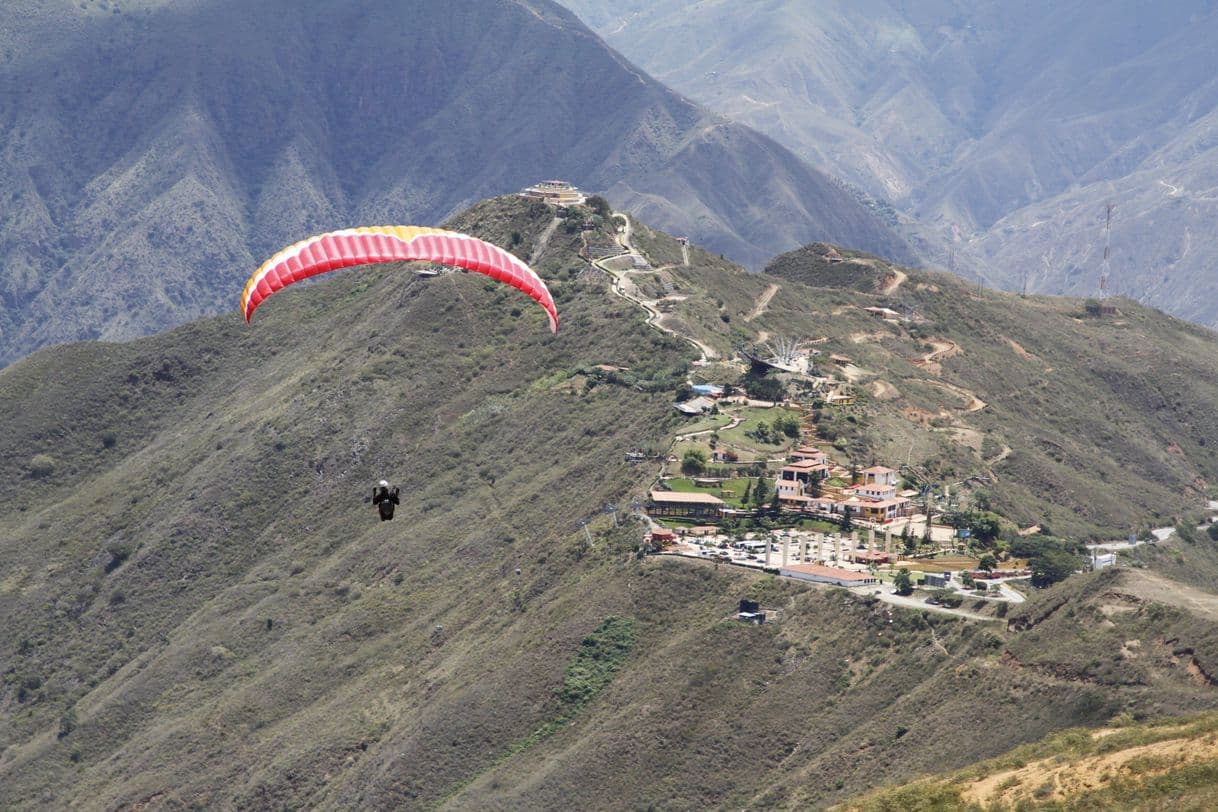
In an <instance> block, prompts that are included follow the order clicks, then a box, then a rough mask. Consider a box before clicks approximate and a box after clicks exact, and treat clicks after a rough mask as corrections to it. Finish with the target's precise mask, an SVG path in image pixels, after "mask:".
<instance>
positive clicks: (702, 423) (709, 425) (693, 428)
mask: <svg viewBox="0 0 1218 812" xmlns="http://www.w3.org/2000/svg"><path fill="white" fill-rule="evenodd" d="M731 420H732V418H731V415H729V414H725V413H722V412H720V413H719V414H716V415H710V416H707V417H703V418H700V419H698V420H695V421H693V422H691V423H689V424H688V425H685V426H682V427H681V428H680V429H678V430H677V432H676V434H677V436H678V437H680V436H682V435H685V434H693V433H694V432H697V431H706V430H707V429H718V428H722V427H724V426H726V425H727V424H728V423H730V422H731Z"/></svg>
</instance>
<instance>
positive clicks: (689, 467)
mask: <svg viewBox="0 0 1218 812" xmlns="http://www.w3.org/2000/svg"><path fill="white" fill-rule="evenodd" d="M706 462H707V457H706V452H705V451H703V450H702V449H701V448H691V449H689V450H688V451H686V452H685V453H684V454H683V455H682V456H681V473H683V474H689V475H691V476H697V475H698V474H700V473H702V472H703V471H705V470H706Z"/></svg>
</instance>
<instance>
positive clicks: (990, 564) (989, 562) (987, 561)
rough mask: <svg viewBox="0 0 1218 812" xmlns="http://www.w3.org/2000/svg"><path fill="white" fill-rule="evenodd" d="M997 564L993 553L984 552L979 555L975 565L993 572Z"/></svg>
mask: <svg viewBox="0 0 1218 812" xmlns="http://www.w3.org/2000/svg"><path fill="white" fill-rule="evenodd" d="M997 566H998V559H997V558H995V557H994V555H993V553H986V554H985V555H983V556H981V560H980V561H979V562H978V563H977V567H978V568H979V569H983V570H985V571H986V572H993V571H994V569H995V568H996V567H997Z"/></svg>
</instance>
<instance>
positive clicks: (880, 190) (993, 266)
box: [565, 0, 1218, 325]
mask: <svg viewBox="0 0 1218 812" xmlns="http://www.w3.org/2000/svg"><path fill="white" fill-rule="evenodd" d="M565 4H566V5H567V6H569V7H570V8H572V9H574V10H575V11H576V12H578V13H579V14H580V15H581V16H583V18H584V19H585V20H586V21H588V22H589V24H591V25H592V26H593V27H594V28H595V29H596V30H597V31H598V32H600V33H601V35H602V36H604V37H605V38H606V40H607V41H608V42H609V43H610V44H611V45H613V46H614V47H615V48H618V49H619V50H621V51H622V52H623V53H624V54H625V55H626V56H627V57H629V58H630V59H633V60H635V61H637V62H638V63H639V64H640V65H642V66H643V67H644V68H646V69H647V70H648V71H650V72H651V73H652V74H653V75H655V76H656V77H657V78H659V79H660V80H661V81H664V82H666V83H668V84H669V85H671V86H672V87H674V88H676V89H677V90H679V91H681V92H683V93H686V94H688V95H689V96H690V97H691V98H693V99H695V100H697V101H698V102H700V103H702V104H705V105H707V106H708V107H710V108H712V109H714V110H718V111H719V112H722V113H724V114H726V115H728V116H730V117H731V118H732V119H734V120H736V121H740V122H743V123H747V124H749V125H751V126H753V127H756V128H757V129H759V130H761V131H762V132H765V133H768V134H769V135H771V136H773V137H774V138H776V139H778V140H779V141H781V142H782V143H784V144H785V145H787V146H788V147H790V148H791V149H793V150H794V151H795V152H796V154H798V155H799V156H800V157H802V158H804V159H805V160H807V161H808V162H809V163H811V164H812V165H813V166H816V167H818V168H820V169H822V170H824V171H827V172H830V173H833V174H835V175H837V176H839V177H842V178H844V179H846V180H847V181H848V182H850V183H852V184H854V185H855V186H857V187H859V188H860V189H862V190H865V191H866V192H867V193H868V194H869V195H871V196H872V197H874V198H875V199H876V200H877V201H887V202H888V203H890V204H891V205H892V206H893V207H894V208H895V209H896V210H898V211H900V212H903V213H904V214H906V215H908V216H912V217H914V218H916V219H917V220H919V221H920V222H922V223H923V224H924V225H925V226H927V227H928V228H929V232H928V233H927V236H928V244H927V246H926V252H927V256H930V257H933V260H934V262H935V263H936V264H938V265H940V266H941V267H944V268H946V267H948V266H949V264H952V263H953V262H954V266H955V267H956V268H957V269H960V270H962V271H965V270H967V271H968V272H969V273H971V274H974V275H980V276H982V277H985V278H987V279H989V280H990V281H991V282H993V283H997V284H1001V285H1002V286H1004V287H1006V288H1008V289H1012V290H1019V289H1022V288H1023V287H1024V285H1025V284H1026V285H1027V286H1028V289H1029V290H1033V291H1037V292H1046V293H1065V294H1069V295H1075V296H1088V295H1095V294H1096V292H1097V291H1098V289H1099V277H1100V273H1101V264H1102V262H1101V260H1102V256H1103V244H1104V242H1103V240H1104V234H1103V230H1104V213H1105V206H1106V204H1108V203H1112V204H1114V205H1115V206H1116V210H1115V214H1114V219H1113V229H1112V249H1113V250H1112V259H1111V263H1110V269H1111V278H1110V280H1109V289H1110V290H1113V291H1115V292H1118V293H1120V294H1123V295H1126V296H1130V297H1132V298H1135V299H1138V300H1141V301H1144V302H1147V303H1149V304H1152V305H1154V306H1156V307H1160V308H1163V309H1165V310H1168V311H1169V312H1171V313H1174V314H1176V315H1178V316H1181V317H1184V318H1188V319H1192V320H1194V321H1198V322H1201V323H1204V324H1209V325H1214V324H1218V305H1216V304H1215V303H1216V302H1218V295H1215V294H1216V293H1218V288H1216V287H1215V285H1216V284H1218V283H1215V280H1214V276H1213V274H1212V273H1210V269H1211V268H1212V267H1213V266H1214V264H1215V260H1216V259H1218V257H1216V255H1215V248H1214V247H1213V245H1212V243H1211V242H1209V241H1207V240H1206V239H1205V237H1204V235H1205V234H1206V233H1207V231H1208V229H1209V224H1210V223H1212V222H1213V219H1214V213H1215V206H1216V205H1218V197H1216V196H1215V191H1214V190H1215V188H1218V141H1216V140H1215V137H1214V132H1215V127H1216V126H1218V107H1216V102H1215V99H1216V98H1218V97H1216V96H1215V90H1216V89H1218V85H1216V84H1215V81H1216V80H1215V76H1216V75H1218V71H1216V69H1218V55H1216V52H1215V50H1214V49H1213V48H1212V47H1211V45H1210V43H1211V42H1213V40H1214V39H1215V37H1216V36H1218V12H1216V11H1215V8H1214V4H1213V3H1212V2H1210V1H1209V0H1182V2H1177V3H1173V4H1171V6H1170V7H1169V8H1163V9H1159V8H1154V9H1152V8H1150V7H1148V6H1144V5H1140V4H1136V3H1120V4H1112V3H1101V2H1095V0H1070V1H1069V2H1044V0H1037V1H1036V2H1025V3H1014V4H1013V3H1003V2H997V0H986V1H985V2H960V0H951V2H942V3H934V4H925V3H918V4H911V3H896V2H889V1H888V0H882V1H881V2H873V3H869V4H867V6H866V10H865V11H863V10H861V9H860V7H859V5H858V4H857V3H852V2H849V1H848V0H845V1H843V0H799V2H795V0H785V1H784V2H774V3H767V4H765V5H764V6H763V7H756V6H754V5H748V4H742V3H729V2H717V1H716V0H710V1H709V2H708V1H707V0H699V1H697V2H695V0H659V1H658V2H641V0H613V2H609V0H565ZM1063 32H1066V33H1063ZM856 247H857V246H856ZM951 251H954V254H955V256H954V258H949V256H950V255H949V252H951Z"/></svg>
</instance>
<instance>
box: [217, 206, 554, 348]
mask: <svg viewBox="0 0 1218 812" xmlns="http://www.w3.org/2000/svg"><path fill="white" fill-rule="evenodd" d="M408 260H427V261H430V262H439V263H442V264H444V265H453V266H455V267H458V268H465V269H466V270H470V271H475V272H477V273H481V274H486V275H487V276H489V277H491V278H492V279H496V280H498V281H500V282H504V283H506V284H508V285H511V286H512V287H514V288H516V289H518V290H521V291H523V292H524V293H525V294H527V295H528V296H530V297H532V298H533V299H534V300H535V301H536V302H537V303H538V304H540V305H541V306H542V307H543V308H544V309H545V311H546V315H547V316H548V317H549V320H550V330H551V332H554V333H557V332H558V309H557V308H556V307H555V306H554V298H553V297H552V296H551V295H550V291H549V289H547V288H546V284H545V282H543V281H541V277H539V276H538V275H537V274H536V273H535V272H534V271H533V269H532V268H530V267H529V266H528V265H526V264H525V263H523V262H521V261H520V259H518V258H517V257H515V256H513V255H512V254H509V253H508V252H507V251H504V250H503V249H502V248H500V247H499V246H497V245H492V244H491V243H488V242H486V241H485V240H480V239H478V238H477V237H471V236H469V235H468V234H459V233H457V232H455V231H445V230H444V229H439V228H425V227H421V226H363V227H360V228H348V229H343V230H342V231H331V232H328V233H326V234H318V235H316V236H313V237H309V238H308V239H307V240H301V241H300V242H298V243H296V244H294V245H290V246H288V247H287V248H284V249H283V250H282V251H279V252H278V253H277V254H275V255H274V256H273V257H271V258H270V259H268V260H267V261H266V262H264V263H263V264H262V266H261V267H260V268H258V270H257V271H255V272H254V275H253V276H251V277H250V278H249V281H248V282H246V283H245V291H244V293H242V294H241V315H242V316H244V317H245V320H246V321H247V322H248V321H249V320H250V318H251V317H252V316H253V315H254V311H255V310H256V309H257V308H258V305H260V304H262V303H263V302H264V301H265V300H266V298H267V297H268V296H270V295H271V294H272V293H274V292H275V291H278V290H282V289H283V288H285V287H287V286H288V285H291V284H292V283H294V282H299V281H301V280H302V279H308V278H309V277H310V276H316V275H318V274H322V273H326V272H327V271H335V270H338V269H339V268H350V267H353V266H356V265H369V264H373V263H377V262H402V261H408Z"/></svg>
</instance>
